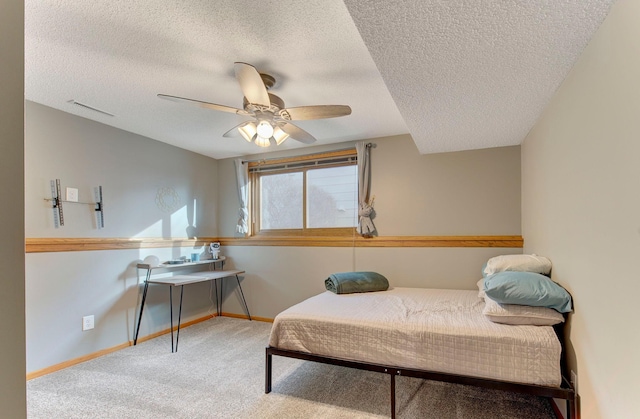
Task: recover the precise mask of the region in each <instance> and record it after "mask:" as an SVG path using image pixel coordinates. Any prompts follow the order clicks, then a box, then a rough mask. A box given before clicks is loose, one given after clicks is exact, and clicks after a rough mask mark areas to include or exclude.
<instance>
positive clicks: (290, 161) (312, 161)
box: [249, 148, 357, 237]
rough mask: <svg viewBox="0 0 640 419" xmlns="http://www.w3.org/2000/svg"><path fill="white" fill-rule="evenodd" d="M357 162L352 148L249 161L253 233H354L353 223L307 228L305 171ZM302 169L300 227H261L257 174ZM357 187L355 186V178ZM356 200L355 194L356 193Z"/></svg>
mask: <svg viewBox="0 0 640 419" xmlns="http://www.w3.org/2000/svg"><path fill="white" fill-rule="evenodd" d="M353 165H357V153H356V149H355V148H351V149H346V150H338V151H333V152H325V153H317V154H308V155H303V156H296V157H287V158H281V159H270V160H259V161H254V162H249V180H250V183H251V191H250V202H249V208H250V209H249V214H250V215H249V216H250V221H249V223H250V224H249V225H250V226H251V232H250V236H252V237H260V236H262V237H291V236H293V237H331V236H332V237H347V236H349V237H350V236H353V235H354V234H355V232H356V227H355V226H354V227H324V228H308V227H306V224H307V216H308V214H307V172H308V171H309V170H314V169H320V168H322V169H324V168H331V167H343V166H353ZM292 172H296V173H300V172H301V173H302V174H303V179H302V185H303V192H302V218H303V219H302V225H303V228H299V229H261V226H260V177H261V176H263V175H269V174H281V173H292ZM355 181H356V190H357V179H355ZM356 200H357V197H356Z"/></svg>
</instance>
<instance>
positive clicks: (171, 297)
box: [169, 285, 184, 353]
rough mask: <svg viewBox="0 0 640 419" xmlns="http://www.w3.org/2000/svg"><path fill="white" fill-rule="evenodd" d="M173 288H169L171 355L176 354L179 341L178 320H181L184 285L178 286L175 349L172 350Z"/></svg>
mask: <svg viewBox="0 0 640 419" xmlns="http://www.w3.org/2000/svg"><path fill="white" fill-rule="evenodd" d="M172 289H173V287H169V315H170V316H171V353H174V352H178V340H179V339H180V320H181V318H182V295H183V294H184V285H180V307H179V309H178V331H177V333H176V349H175V350H173V292H172V291H171V290H172Z"/></svg>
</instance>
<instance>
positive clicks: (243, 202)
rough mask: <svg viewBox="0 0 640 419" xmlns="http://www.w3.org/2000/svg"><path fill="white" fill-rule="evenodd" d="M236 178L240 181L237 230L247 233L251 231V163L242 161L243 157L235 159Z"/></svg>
mask: <svg viewBox="0 0 640 419" xmlns="http://www.w3.org/2000/svg"><path fill="white" fill-rule="evenodd" d="M234 163H235V165H236V179H237V181H238V199H239V201H240V209H239V210H238V225H237V226H236V232H238V233H241V234H247V233H248V232H249V225H248V221H249V210H248V209H247V202H248V201H249V164H248V163H247V162H244V163H243V162H242V159H235V160H234Z"/></svg>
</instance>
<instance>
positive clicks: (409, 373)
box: [265, 327, 578, 419]
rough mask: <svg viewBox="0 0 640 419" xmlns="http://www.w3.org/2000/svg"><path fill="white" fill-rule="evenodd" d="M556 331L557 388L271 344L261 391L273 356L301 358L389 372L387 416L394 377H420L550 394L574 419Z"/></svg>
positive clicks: (572, 396) (393, 394)
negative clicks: (559, 381) (559, 378)
mask: <svg viewBox="0 0 640 419" xmlns="http://www.w3.org/2000/svg"><path fill="white" fill-rule="evenodd" d="M554 329H555V331H556V334H557V335H558V338H559V340H560V343H561V344H562V348H563V357H562V359H563V361H562V363H561V368H562V384H561V386H560V387H551V386H540V385H534V384H522V383H516V382H510V381H501V380H491V379H487V378H478V377H471V376H466V375H456V374H448V373H442V372H436V371H427V370H417V369H410V368H402V367H397V366H392V365H380V364H372V363H367V362H361V361H352V360H346V359H341V358H332V357H329V356H321V355H314V354H310V353H305V352H299V351H290V350H285V349H278V348H275V347H272V346H267V348H266V365H265V393H266V394H268V393H270V392H271V383H272V381H271V377H272V363H273V355H278V356H283V357H287V358H296V359H302V360H305V361H313V362H319V363H322V364H330V365H338V366H341V367H347V368H355V369H359V370H366V371H375V372H380V373H383V374H389V376H390V384H391V418H392V419H395V417H396V376H400V375H402V376H405V377H414V378H422V379H425V380H433V381H442V382H447V383H457V384H464V385H470V386H476V387H484V388H490V389H495V390H504V391H511V392H515V393H525V394H531V395H535V396H542V397H550V398H557V399H563V400H566V402H567V403H566V405H567V406H566V408H567V410H566V412H567V413H566V414H567V418H568V419H578V394H577V393H576V391H575V389H574V388H573V386H572V385H571V383H570V382H569V380H567V379H566V374H565V372H566V371H565V370H566V363H565V362H564V339H563V338H562V329H561V328H559V327H554Z"/></svg>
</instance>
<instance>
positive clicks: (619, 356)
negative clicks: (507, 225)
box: [522, 0, 640, 419]
mask: <svg viewBox="0 0 640 419" xmlns="http://www.w3.org/2000/svg"><path fill="white" fill-rule="evenodd" d="M639 115H640V2H638V1H636V0H619V1H618V2H617V3H616V4H615V5H614V7H613V8H612V11H611V13H610V15H609V16H608V18H607V19H606V21H605V22H604V23H603V25H602V27H601V28H600V29H599V31H598V32H597V33H596V35H595V37H594V38H593V39H592V41H591V43H590V44H589V46H588V47H587V48H586V50H585V51H584V53H583V54H582V56H581V57H580V59H579V61H578V62H577V63H576V65H575V66H574V68H573V70H572V72H571V73H570V75H569V76H568V78H567V79H566V80H565V81H564V83H563V85H562V86H561V88H560V89H559V90H558V92H557V93H556V95H555V97H554V98H553V100H552V102H551V103H550V105H549V106H548V107H547V108H546V110H545V112H544V115H543V116H542V117H541V119H540V120H539V121H538V123H537V124H536V126H535V128H534V129H533V130H532V131H531V133H530V135H529V136H528V137H527V138H526V140H525V141H524V143H523V145H522V209H523V210H522V225H523V235H524V238H525V252H535V253H538V254H543V255H546V256H548V257H550V258H551V260H552V261H553V264H554V265H553V279H554V280H555V281H557V282H559V283H560V284H562V285H563V286H565V287H566V288H567V289H568V290H569V291H570V292H571V293H572V295H573V298H574V304H575V311H574V313H573V315H572V316H571V317H570V322H569V330H570V333H569V339H570V348H569V353H570V356H571V358H572V362H571V367H572V368H573V369H574V370H575V371H576V372H577V373H578V392H579V394H580V396H581V404H582V417H583V418H585V419H595V418H611V419H613V418H616V419H617V418H634V417H640V399H639V398H638V388H639V387H638V377H639V376H640V361H639V360H638V347H639V346H640V333H638V327H637V325H636V321H637V320H638V319H639V318H640V316H639V312H638V303H637V300H638V295H640V280H639V279H640V277H639V275H640V274H639V270H638V261H639V260H640V221H639V217H640V192H639V191H640V118H639Z"/></svg>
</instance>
